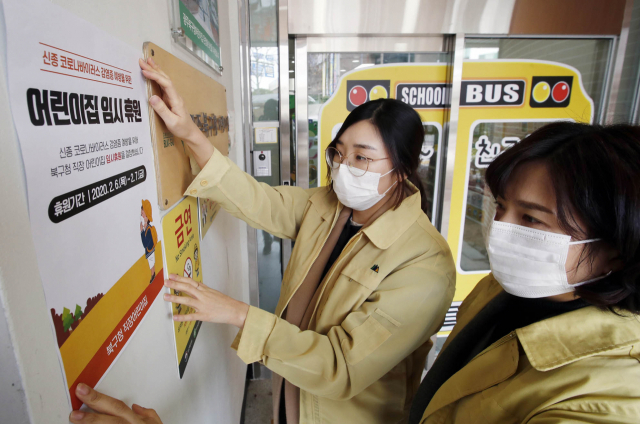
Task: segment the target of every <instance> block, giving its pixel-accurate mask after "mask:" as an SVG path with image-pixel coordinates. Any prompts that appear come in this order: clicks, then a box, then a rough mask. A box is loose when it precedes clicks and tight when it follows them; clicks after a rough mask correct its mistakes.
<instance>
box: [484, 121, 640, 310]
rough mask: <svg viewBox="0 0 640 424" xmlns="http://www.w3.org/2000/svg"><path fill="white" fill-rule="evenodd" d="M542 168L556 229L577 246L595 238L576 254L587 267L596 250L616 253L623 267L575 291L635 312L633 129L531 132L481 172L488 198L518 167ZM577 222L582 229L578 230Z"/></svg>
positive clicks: (639, 301) (637, 237) (638, 197)
mask: <svg viewBox="0 0 640 424" xmlns="http://www.w3.org/2000/svg"><path fill="white" fill-rule="evenodd" d="M532 161H539V162H542V163H543V164H544V165H545V166H546V167H547V170H548V172H549V175H550V176H551V180H552V182H553V183H552V187H550V189H552V190H554V192H555V195H556V208H557V218H558V222H559V224H560V227H561V228H562V230H563V231H564V232H565V233H566V234H569V235H571V236H572V237H574V238H578V239H594V238H598V239H601V240H602V241H601V242H598V243H591V244H589V245H588V247H587V248H585V249H584V251H583V257H581V258H580V262H579V264H578V266H580V264H582V263H583V262H584V261H585V260H589V261H590V263H591V264H593V260H594V259H595V255H596V253H597V252H598V250H599V248H598V246H600V247H601V246H602V243H606V244H608V245H609V246H611V247H613V248H615V249H616V250H617V252H618V253H619V258H618V259H620V260H621V261H622V264H623V265H622V268H621V269H619V270H617V271H614V272H613V273H611V274H610V275H608V276H607V277H606V278H604V279H602V280H598V281H595V282H593V283H590V284H585V285H583V286H578V287H576V290H575V294H576V296H579V297H581V298H582V299H584V300H586V301H587V302H589V303H590V304H592V305H595V306H598V307H601V308H609V309H610V310H614V307H616V308H620V309H623V310H626V311H629V312H632V313H634V314H638V313H640V293H639V291H638V287H639V285H640V127H634V126H631V125H622V124H621V125H612V126H600V125H587V124H579V123H572V122H556V123H552V124H549V125H545V126H544V127H542V128H540V129H538V130H536V131H534V132H533V133H531V135H529V136H528V137H526V138H525V139H524V140H522V141H521V142H520V143H519V144H517V145H516V146H514V147H512V148H510V149H508V150H507V151H505V152H504V153H503V154H501V155H500V156H498V157H497V158H496V159H495V160H494V161H493V163H492V164H491V165H490V166H489V167H488V168H487V172H486V176H485V177H486V181H487V184H488V185H489V188H490V189H491V193H492V194H493V196H494V197H496V198H497V197H498V196H502V197H503V196H504V192H505V189H506V186H507V184H508V181H509V177H510V176H511V175H512V174H513V172H514V171H515V170H516V168H518V167H519V166H520V165H522V164H523V163H527V162H532ZM578 221H580V222H582V223H583V226H582V227H581V226H580V225H579V224H578Z"/></svg>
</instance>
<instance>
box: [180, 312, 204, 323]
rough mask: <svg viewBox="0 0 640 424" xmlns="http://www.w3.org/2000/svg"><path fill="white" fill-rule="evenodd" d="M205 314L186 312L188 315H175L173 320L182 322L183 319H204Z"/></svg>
mask: <svg viewBox="0 0 640 424" xmlns="http://www.w3.org/2000/svg"><path fill="white" fill-rule="evenodd" d="M203 318H204V316H203V315H202V314H186V315H174V316H173V320H174V321H178V322H182V321H204V319H203Z"/></svg>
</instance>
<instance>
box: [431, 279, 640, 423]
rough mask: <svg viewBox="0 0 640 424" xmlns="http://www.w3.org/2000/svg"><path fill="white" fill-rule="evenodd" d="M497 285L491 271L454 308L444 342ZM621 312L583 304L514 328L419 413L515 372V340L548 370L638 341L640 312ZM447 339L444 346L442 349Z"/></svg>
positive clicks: (497, 290)
mask: <svg viewBox="0 0 640 424" xmlns="http://www.w3.org/2000/svg"><path fill="white" fill-rule="evenodd" d="M502 291H503V290H502V287H500V285H499V284H498V282H497V281H496V280H495V278H493V275H491V274H490V275H488V276H487V277H486V278H485V279H484V280H482V281H481V282H480V283H478V287H477V288H476V289H475V290H473V292H472V293H471V294H470V295H469V296H467V299H465V303H463V305H462V307H461V309H460V310H459V312H458V314H459V319H458V324H457V325H456V327H455V328H454V330H453V331H452V332H451V334H450V335H449V337H448V340H447V342H449V341H450V340H452V339H453V338H454V337H455V336H456V335H457V334H458V333H459V332H460V329H461V328H463V327H464V326H465V325H467V324H468V323H469V321H471V319H472V318H473V317H474V316H476V315H477V314H478V312H480V310H481V309H482V308H484V307H485V306H486V305H487V304H488V303H489V302H490V301H491V299H493V298H494V297H495V296H497V295H498V294H500V293H501V292H502ZM624 315H626V316H623V317H620V316H618V315H615V314H613V313H611V312H609V311H601V310H599V309H598V308H596V307H593V306H588V307H585V308H582V309H579V310H576V311H572V312H568V313H565V314H562V315H558V316H556V317H553V318H549V319H546V320H542V321H539V322H537V323H534V324H531V325H529V326H527V327H523V328H520V329H518V330H516V332H515V334H516V335H517V337H513V333H511V334H510V335H508V336H505V337H503V338H502V339H500V340H499V341H497V342H496V343H494V344H493V345H491V346H490V347H489V348H487V349H486V350H484V351H483V352H481V353H480V354H479V355H478V356H476V357H475V358H473V360H471V362H469V363H468V364H467V365H466V366H465V367H464V368H462V369H461V370H460V371H458V372H457V373H456V374H454V375H453V376H452V377H451V378H450V379H449V380H447V382H445V383H444V384H443V385H442V387H441V388H440V390H438V392H437V393H436V394H435V396H434V397H433V399H432V400H431V402H430V403H429V406H428V407H427V409H426V410H425V413H424V415H423V418H424V417H428V416H429V415H431V414H433V413H434V412H436V411H437V410H439V409H440V408H443V407H445V406H446V405H450V404H452V403H453V402H456V401H457V400H459V399H461V398H462V397H465V396H468V395H471V394H473V393H478V392H480V391H482V390H485V389H486V388H489V387H491V386H493V385H495V384H498V383H500V382H502V381H505V380H506V379H508V378H509V377H511V376H512V375H513V374H515V373H516V371H517V368H518V356H519V353H518V350H519V349H518V342H520V345H521V346H522V348H523V350H524V352H525V354H526V355H527V359H528V360H529V363H530V364H531V366H532V367H533V368H535V369H536V370H538V371H549V370H552V369H554V368H559V367H561V366H563V365H567V364H570V363H572V362H575V361H577V360H580V359H583V358H587V357H589V356H595V355H599V354H603V353H607V354H609V355H610V354H611V352H612V351H614V350H616V349H620V348H624V347H631V345H634V344H637V343H638V342H640V317H638V316H636V315H630V314H628V313H627V314H624ZM447 345H448V343H445V345H444V346H443V348H442V349H443V353H445V352H446V347H447ZM625 352H626V351H625ZM626 354H628V352H627V353H626Z"/></svg>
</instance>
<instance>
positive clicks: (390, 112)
mask: <svg viewBox="0 0 640 424" xmlns="http://www.w3.org/2000/svg"><path fill="white" fill-rule="evenodd" d="M365 120H368V121H369V122H370V123H371V124H372V125H373V126H374V127H375V128H376V130H377V131H378V134H380V137H381V138H382V141H383V142H384V146H385V147H386V149H387V152H389V159H391V163H392V164H393V174H395V176H396V178H397V179H398V181H402V180H403V178H404V176H405V175H406V179H407V180H408V181H410V182H411V183H412V184H413V185H414V186H416V188H417V189H418V190H419V191H420V198H421V205H420V206H421V208H422V210H423V211H424V213H427V210H428V203H427V196H426V193H425V190H424V186H423V185H422V181H420V176H419V175H418V167H419V166H420V152H421V151H422V144H423V142H424V127H423V126H422V119H421V118H420V115H418V112H416V111H415V110H413V108H412V107H411V106H409V105H407V104H406V103H403V102H401V101H400V100H396V99H378V100H372V101H370V102H366V103H363V104H361V105H360V106H358V107H357V108H355V109H354V110H353V111H352V112H351V113H350V114H349V116H347V119H345V121H344V123H343V124H342V127H341V128H340V130H339V131H338V133H337V134H336V136H335V138H334V139H333V141H332V142H331V144H329V146H328V147H335V146H336V141H337V140H338V139H339V138H340V137H341V136H342V134H344V132H345V131H346V130H347V129H348V128H349V127H350V126H352V125H353V124H357V123H358V122H360V121H365ZM327 181H331V169H330V168H328V169H327ZM403 190H404V184H397V185H396V186H395V188H394V194H395V197H396V198H395V204H394V208H397V207H398V206H400V203H402V200H403V199H404V192H403Z"/></svg>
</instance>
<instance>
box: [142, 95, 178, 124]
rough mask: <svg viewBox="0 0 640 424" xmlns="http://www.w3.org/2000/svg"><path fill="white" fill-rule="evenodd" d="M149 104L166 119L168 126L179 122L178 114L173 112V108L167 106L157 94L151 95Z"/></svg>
mask: <svg viewBox="0 0 640 424" xmlns="http://www.w3.org/2000/svg"><path fill="white" fill-rule="evenodd" d="M149 104H150V105H151V107H152V108H153V110H155V111H156V113H157V114H158V115H160V118H162V120H163V121H164V123H165V124H166V125H167V126H172V125H174V124H176V123H177V121H178V119H180V118H179V117H178V115H176V114H175V113H173V112H171V110H170V109H169V108H168V107H167V105H166V103H165V102H163V101H162V99H161V98H160V97H158V96H156V95H153V96H151V98H150V99H149Z"/></svg>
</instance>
